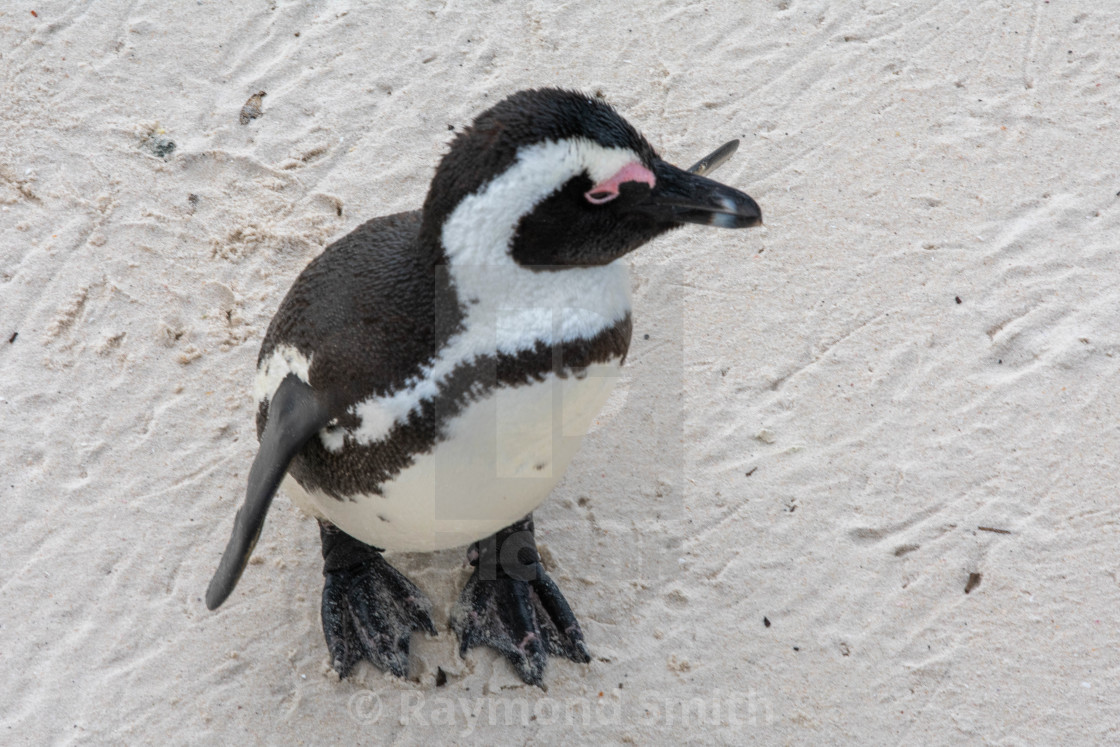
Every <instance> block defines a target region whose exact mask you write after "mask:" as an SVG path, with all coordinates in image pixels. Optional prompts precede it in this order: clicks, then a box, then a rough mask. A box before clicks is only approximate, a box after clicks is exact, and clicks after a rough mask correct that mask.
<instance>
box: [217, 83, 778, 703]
mask: <svg viewBox="0 0 1120 747" xmlns="http://www.w3.org/2000/svg"><path fill="white" fill-rule="evenodd" d="M737 145H738V141H732V142H730V143H728V144H727V145H725V146H723V147H721V148H720V149H718V150H716V151H715V152H713V153H712V154H711V155H709V156H707V157H706V158H704V159H702V160H701V161H700V162H698V163H696V164H695V165H694V166H693V167H692V168H690V169H687V170H685V169H680V168H677V167H675V166H672V165H670V164H669V163H667V162H666V161H664V160H662V159H661V158H660V156H659V155H658V154H657V152H656V151H655V150H654V148H653V147H652V146H651V145H650V144H649V142H648V141H647V140H646V139H645V138H644V137H642V135H641V134H639V132H638V131H637V130H636V129H635V128H634V127H633V126H631V125H630V124H629V123H628V122H627V121H626V120H625V119H623V117H622V116H621V115H620V114H619V113H618V112H617V111H616V110H615V109H614V108H612V107H611V106H610V105H608V104H607V103H606V102H604V101H602V100H601V99H598V98H595V97H591V96H588V95H586V94H583V93H580V92H577V91H570V90H560V89H552V88H544V89H533V90H525V91H521V92H518V93H515V94H513V95H511V96H509V97H508V98H506V99H504V100H503V101H501V102H499V103H498V104H496V105H494V106H493V107H491V108H490V109H488V110H486V111H485V112H483V113H482V114H480V115H479V116H478V117H477V118H476V119H475V120H474V121H473V123H472V124H471V125H470V126H469V127H467V128H465V129H464V130H463V131H461V132H459V133H458V134H457V135H456V136H455V137H454V139H453V140H452V142H451V144H450V147H449V148H448V150H447V152H446V154H445V155H444V156H443V158H442V159H441V161H440V163H439V166H438V168H437V169H436V171H435V175H434V177H433V178H432V181H431V185H430V187H429V190H428V193H427V197H426V198H425V200H424V203H423V206H422V208H421V209H420V210H414V211H411V212H404V213H397V214H393V215H387V216H383V217H380V218H374V219H373V220H370V221H368V222H366V223H363V224H362V225H360V226H358V227H357V228H355V229H354V230H353V231H352V232H351V233H349V234H347V235H346V236H344V237H342V238H341V239H339V240H337V241H335V242H334V243H333V244H331V245H330V246H328V247H327V248H326V249H325V250H324V251H323V252H322V254H320V255H319V256H318V257H316V258H315V259H313V260H312V261H311V262H310V264H308V266H307V267H306V268H305V269H304V270H303V272H302V273H301V274H300V275H299V277H298V278H297V279H296V281H295V283H294V284H293V285H292V287H291V289H290V290H289V291H288V293H287V295H286V296H285V297H284V300H283V301H282V302H281V304H280V308H279V310H278V311H277V312H276V315H275V317H274V318H273V319H272V322H271V323H270V325H269V327H268V330H267V332H266V334H265V336H264V341H263V343H262V345H261V348H260V354H259V356H258V359H257V373H256V379H255V383H254V396H255V398H256V402H257V405H258V407H257V413H256V425H257V435H258V438H259V441H260V448H259V451H258V452H257V455H256V458H255V459H254V460H253V464H252V467H251V469H250V472H249V478H248V487H247V490H246V496H245V501H244V504H243V505H242V506H241V508H240V509H239V510H238V512H237V515H236V517H235V519H234V526H233V531H232V535H231V537H230V540H229V543H228V545H227V547H226V549H225V552H224V554H223V555H222V557H221V560H220V562H219V565H218V569H217V571H216V573H215V574H214V577H213V579H212V580H211V582H210V585H209V588H208V589H207V592H206V605H207V607H208V608H209V609H211V610H214V609H217V608H218V607H219V606H220V605H221V604H222V603H223V602H224V601H225V600H226V599H227V598H228V597H229V595H230V593H231V592H232V591H233V589H234V586H235V585H236V584H237V581H238V579H239V578H240V577H241V574H242V572H243V571H244V569H245V566H246V564H247V563H248V561H249V557H250V555H251V553H252V551H253V547H254V545H255V543H256V541H257V539H258V538H259V537H260V534H261V530H262V528H263V526H264V519H265V515H266V513H267V512H268V508H269V506H270V504H271V502H272V499H273V496H274V495H275V494H276V492H277V490H278V489H280V488H281V487H283V489H284V491H285V493H287V495H288V496H289V497H290V498H291V500H292V501H293V502H294V503H295V504H296V505H298V506H299V507H300V508H302V509H303V510H304V511H306V512H307V513H308V514H310V515H311V516H313V517H315V518H316V519H317V520H318V523H319V530H320V539H321V542H322V554H323V575H324V584H323V595H322V608H321V615H322V622H323V634H324V637H325V639H326V644H327V648H328V650H329V654H330V660H331V663H332V666H333V668H334V669H335V671H336V672H337V673H338V675H339V677H340V678H344V677H346V676H348V675H349V674H350V673H351V672H352V671H353V670H354V667H355V666H356V665H357V664H358V662H359V661H361V660H363V659H364V660H366V661H368V662H370V663H371V664H373V665H374V666H376V667H378V668H379V669H381V670H383V671H388V672H391V673H393V674H395V675H397V676H400V677H405V676H407V675H408V669H409V658H408V656H409V644H410V640H411V637H412V634H413V633H416V632H426V633H429V634H431V635H436V628H435V625H434V624H433V622H432V607H431V603H430V601H429V600H428V599H427V597H426V596H425V595H424V593H423V592H422V591H421V590H420V589H419V588H418V587H417V586H416V585H415V584H414V583H413V582H412V581H410V580H409V579H408V578H406V577H405V576H404V575H403V574H401V573H400V572H399V571H397V570H396V569H395V568H393V567H392V566H391V565H390V564H389V563H388V562H387V561H386V559H385V557H384V553H385V552H387V551H434V550H440V549H447V548H454V547H467V560H468V562H469V563H470V564H471V565H472V566H473V571H472V573H471V576H470V579H469V580H468V582H467V584H466V586H465V588H464V589H463V592H462V595H461V596H460V598H459V600H458V602H457V603H456V604H455V605H454V607H453V608H452V612H451V615H450V626H451V628H452V629H453V630H454V631H455V633H456V634H457V636H458V639H459V644H460V645H459V654H460V656H466V655H467V653H468V651H469V650H470V649H471V648H474V647H476V646H485V647H490V648H493V649H495V650H496V651H498V652H499V653H500V654H501V655H502V656H504V657H505V658H506V659H507V660H508V661H509V662H510V664H511V665H512V666H513V667H514V669H515V670H516V672H517V673H518V675H519V676H520V677H521V679H522V680H523V681H524V682H526V683H527V684H530V685H538V686H542V687H543V685H542V682H543V677H544V672H545V668H546V664H547V661H548V658H549V657H550V656H552V657H563V658H567V659H570V660H572V661H576V662H582V663H586V662H589V661H590V656H589V654H588V649H587V645H586V643H585V641H584V635H583V631H582V629H581V627H580V625H579V622H578V621H577V619H576V616H575V615H574V613H573V612H572V609H571V607H570V605H569V604H568V602H567V600H566V599H565V598H564V595H563V594H562V593H561V591H560V589H559V587H558V586H557V585H556V583H555V582H554V581H553V580H552V578H551V577H550V576H549V575H548V573H547V571H546V570H545V568H544V567H543V565H542V564H541V560H540V556H539V554H538V552H537V547H536V542H535V526H534V523H533V518H532V513H533V510H534V509H535V508H537V506H538V505H540V503H541V502H542V501H544V499H545V498H546V497H547V496H548V494H549V492H550V491H551V490H552V488H553V486H554V485H555V484H556V482H557V481H558V480H559V479H560V477H561V476H562V475H563V473H564V470H565V469H566V467H567V466H568V463H569V461H570V460H571V458H572V456H573V455H574V454H575V452H576V450H577V449H578V447H579V443H580V439H581V438H582V436H583V435H584V434H585V433H586V431H587V430H588V427H589V426H590V424H591V422H592V420H593V418H594V417H595V415H596V414H597V413H598V411H599V409H600V407H601V406H602V405H603V404H604V402H605V401H606V399H607V396H608V395H609V394H610V391H611V389H612V386H613V385H614V383H615V381H616V379H617V378H618V371H619V367H620V366H622V364H623V362H624V361H625V359H626V353H627V350H628V348H629V344H630V335H631V327H632V324H631V304H630V292H629V280H628V277H627V267H626V263H625V257H626V255H627V254H629V253H630V252H632V251H634V250H635V249H637V248H638V247H640V246H642V245H643V244H645V243H646V242H648V241H650V240H651V239H653V238H655V237H657V236H659V235H661V234H663V233H666V232H668V231H670V230H672V229H674V228H678V227H680V226H682V225H684V224H687V223H696V224H702V225H709V226H715V227H719V228H746V227H750V226H755V225H758V224H759V223H761V221H762V214H761V210H760V208H759V206H758V204H757V203H756V202H755V201H754V200H753V199H752V198H751V197H750V196H748V195H747V194H744V193H743V192H740V191H739V190H736V189H733V188H731V187H728V186H725V185H723V184H720V183H719V182H716V181H713V180H711V179H709V178H707V177H706V176H705V174H707V173H709V172H711V171H712V170H714V169H715V168H717V167H718V166H719V165H720V164H722V163H723V162H724V161H726V160H727V158H729V157H730V156H731V154H732V153H734V150H735V148H736V147H737Z"/></svg>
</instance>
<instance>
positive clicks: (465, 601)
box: [451, 563, 591, 688]
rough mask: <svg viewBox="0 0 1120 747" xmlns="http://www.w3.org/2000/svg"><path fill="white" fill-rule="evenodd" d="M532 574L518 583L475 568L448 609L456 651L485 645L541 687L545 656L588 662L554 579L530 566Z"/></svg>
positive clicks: (575, 624) (527, 680)
mask: <svg viewBox="0 0 1120 747" xmlns="http://www.w3.org/2000/svg"><path fill="white" fill-rule="evenodd" d="M536 569H537V573H536V578H535V579H532V580H529V581H524V580H521V579H518V578H513V577H511V576H508V575H506V574H504V573H499V575H498V577H497V578H495V579H492V580H483V579H482V578H481V577H480V574H479V568H475V571H474V573H473V574H472V575H471V578H470V580H469V581H468V582H467V585H466V587H464V588H463V593H462V595H460V597H459V601H458V603H457V604H456V605H455V608H454V609H453V610H452V612H451V629H452V630H454V631H455V634H456V635H458V637H459V655H460V656H466V653H467V651H469V650H470V649H472V648H475V647H477V646H488V647H490V648H492V649H494V650H496V651H497V652H498V653H500V654H501V655H502V656H503V657H505V659H506V660H507V661H508V662H509V663H510V664H511V665H513V668H514V669H515V670H517V674H518V675H519V676H520V677H521V679H522V680H523V681H524V682H525V683H526V684H528V685H535V686H537V687H541V688H543V684H542V683H543V681H544V671H545V667H546V665H547V664H548V657H549V656H550V655H551V656H563V657H564V658H566V659H571V660H572V661H575V662H579V663H581V664H586V663H587V662H589V661H591V657H590V655H589V654H588V652H587V645H586V644H585V643H584V640H583V631H582V630H581V629H580V626H579V622H577V621H576V618H575V615H574V614H572V609H571V607H570V606H568V602H567V600H565V599H564V596H563V594H561V593H560V589H559V588H558V587H557V586H556V583H555V582H553V580H552V579H551V578H549V576H548V574H547V573H545V570H544V568H543V567H542V566H541V565H540V563H537V564H536Z"/></svg>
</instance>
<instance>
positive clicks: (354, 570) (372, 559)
mask: <svg viewBox="0 0 1120 747" xmlns="http://www.w3.org/2000/svg"><path fill="white" fill-rule="evenodd" d="M319 528H320V534H321V536H322V540H323V576H324V577H325V578H326V580H325V581H324V583H323V610H322V612H323V634H324V636H325V637H326V639H327V648H328V649H329V650H330V652H331V665H332V666H333V667H334V670H335V671H336V672H338V676H339V677H340V678H344V677H346V676H348V675H349V674H350V673H351V672H353V671H354V665H355V664H357V663H358V661H359V660H360V659H366V660H367V661H369V662H370V663H371V664H373V665H374V666H376V667H377V668H378V669H380V670H382V671H386V672H392V673H393V674H395V675H396V676H398V677H406V676H408V649H409V643H410V641H411V639H412V634H413V633H414V632H416V631H426V632H428V633H431V634H432V635H436V628H435V625H433V624H432V617H431V612H432V605H431V602H429V601H428V598H427V597H426V596H425V595H424V592H422V591H420V589H419V588H417V586H416V584H414V583H412V582H411V581H409V580H408V579H407V578H405V577H404V576H403V575H402V574H401V573H400V571H398V570H397V569H396V568H394V567H393V566H391V565H389V564H388V563H387V562H386V561H385V558H384V557H382V555H381V551H380V550H378V549H377V548H375V547H370V546H369V545H366V544H363V543H361V542H359V541H358V540H356V539H354V538H353V537H351V536H349V535H347V534H345V533H344V532H342V531H341V530H339V529H338V528H336V527H335V526H333V525H331V524H328V523H326V522H320V524H319Z"/></svg>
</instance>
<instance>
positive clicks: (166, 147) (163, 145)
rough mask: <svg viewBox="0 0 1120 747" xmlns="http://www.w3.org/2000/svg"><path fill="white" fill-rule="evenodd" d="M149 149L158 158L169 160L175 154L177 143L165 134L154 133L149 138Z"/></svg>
mask: <svg viewBox="0 0 1120 747" xmlns="http://www.w3.org/2000/svg"><path fill="white" fill-rule="evenodd" d="M148 149H149V150H150V151H151V152H152V154H153V155H155V156H156V157H158V158H167V157H168V156H169V155H171V154H172V153H174V152H175V141H174V140H172V139H171V138H169V137H167V135H165V134H163V132H153V133H152V134H151V135H149V136H148Z"/></svg>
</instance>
